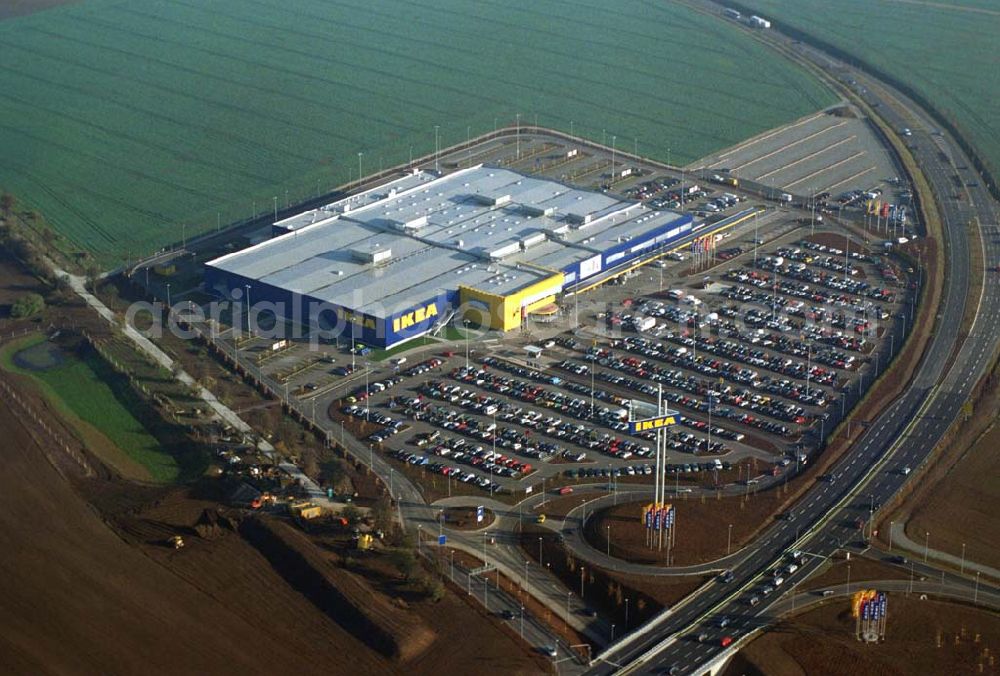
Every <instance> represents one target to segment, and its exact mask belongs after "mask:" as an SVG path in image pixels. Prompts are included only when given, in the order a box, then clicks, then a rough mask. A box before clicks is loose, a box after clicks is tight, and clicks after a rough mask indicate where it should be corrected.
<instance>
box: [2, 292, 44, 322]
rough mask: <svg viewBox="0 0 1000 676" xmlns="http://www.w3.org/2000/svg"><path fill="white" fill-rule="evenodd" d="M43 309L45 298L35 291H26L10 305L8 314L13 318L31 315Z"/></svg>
mask: <svg viewBox="0 0 1000 676" xmlns="http://www.w3.org/2000/svg"><path fill="white" fill-rule="evenodd" d="M44 309H45V299H44V298H42V297H41V296H39V295H38V294H37V293H26V294H24V295H23V296H21V297H20V298H18V299H17V300H16V301H14V304H13V305H11V308H10V316H11V317H13V318H15V319H21V318H23V317H33V316H35V315H37V314H38V313H39V312H41V311H42V310H44Z"/></svg>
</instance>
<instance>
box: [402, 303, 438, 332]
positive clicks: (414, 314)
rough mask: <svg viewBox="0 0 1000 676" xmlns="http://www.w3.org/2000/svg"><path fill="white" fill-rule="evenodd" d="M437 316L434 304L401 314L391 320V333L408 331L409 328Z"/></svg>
mask: <svg viewBox="0 0 1000 676" xmlns="http://www.w3.org/2000/svg"><path fill="white" fill-rule="evenodd" d="M437 314H438V309H437V304H436V303H431V304H429V305H425V306H424V307H420V308H417V309H416V310H413V311H411V312H407V313H405V314H401V315H400V316H398V317H396V318H395V319H393V320H392V330H393V333H399V332H400V331H402V330H403V329H408V328H410V327H411V326H415V325H417V324H419V323H420V322H423V321H426V320H427V319H430V318H431V317H437Z"/></svg>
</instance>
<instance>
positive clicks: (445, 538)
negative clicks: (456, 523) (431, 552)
mask: <svg viewBox="0 0 1000 676" xmlns="http://www.w3.org/2000/svg"><path fill="white" fill-rule="evenodd" d="M446 542H448V536H447V535H438V544H439V545H441V546H442V547H443V546H444V544H445V543H446Z"/></svg>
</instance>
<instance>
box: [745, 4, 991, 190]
mask: <svg viewBox="0 0 1000 676" xmlns="http://www.w3.org/2000/svg"><path fill="white" fill-rule="evenodd" d="M744 4H746V5H748V6H752V7H756V8H757V9H759V10H760V12H761V14H762V15H763V16H767V17H769V18H772V19H775V20H778V21H783V22H786V23H788V24H789V25H791V26H794V27H796V28H798V29H800V30H803V31H806V32H808V33H810V34H813V35H815V36H817V37H819V38H822V39H824V40H826V41H828V42H830V43H831V44H833V45H835V46H836V47H838V48H840V49H843V50H844V51H845V52H848V53H851V54H854V55H856V56H857V57H859V58H861V59H863V60H865V61H867V62H869V63H871V64H872V65H874V66H876V67H877V68H879V69H880V70H883V71H884V72H886V73H888V74H889V75H892V76H893V77H895V78H897V79H899V80H900V81H902V82H905V83H907V84H908V85H910V86H912V87H913V88H914V89H915V90H916V91H918V92H919V93H920V94H921V95H922V96H924V97H925V98H927V99H928V100H930V101H931V102H932V103H933V104H934V105H935V106H936V107H938V108H939V109H941V110H942V111H943V112H944V113H945V114H946V115H948V116H949V117H950V118H952V119H953V120H954V121H955V122H957V123H958V127H959V129H960V130H961V132H962V133H963V135H965V136H966V137H967V138H968V140H969V142H970V143H971V144H972V145H973V146H975V147H976V148H978V149H979V150H980V151H981V153H982V155H983V156H984V158H985V160H986V161H987V162H988V163H989V164H991V165H992V169H993V171H994V172H995V171H996V170H997V169H998V168H1000V113H998V107H997V99H998V98H1000V62H998V60H997V45H998V44H1000V42H998V40H1000V38H998V37H997V36H998V35H1000V3H998V2H996V1H995V0H934V1H933V2H923V1H922V0H839V1H838V2H830V1H829V0H747V1H746V2H745V3H744Z"/></svg>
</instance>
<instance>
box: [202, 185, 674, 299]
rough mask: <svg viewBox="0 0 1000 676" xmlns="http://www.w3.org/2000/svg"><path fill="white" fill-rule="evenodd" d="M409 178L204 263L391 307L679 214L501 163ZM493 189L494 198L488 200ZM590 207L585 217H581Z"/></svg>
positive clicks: (516, 284)
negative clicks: (377, 256)
mask: <svg viewBox="0 0 1000 676" xmlns="http://www.w3.org/2000/svg"><path fill="white" fill-rule="evenodd" d="M404 179H405V181H404V180H402V179H401V180H400V181H398V182H393V183H391V184H388V185H391V186H393V188H392V189H393V191H394V192H393V193H390V192H389V189H388V188H387V186H380V187H379V188H376V189H375V190H374V191H370V194H369V195H368V196H367V197H365V198H363V199H357V200H355V201H354V202H353V203H351V202H349V201H348V200H342V201H341V202H338V203H335V205H339V206H334V205H331V207H330V208H329V209H327V208H326V207H324V209H323V210H318V211H319V212H320V214H317V213H314V212H306V214H301V215H300V216H297V217H292V218H291V219H286V221H285V222H289V221H292V222H293V223H294V224H295V225H296V226H297V227H296V229H294V231H293V232H291V233H289V234H286V235H281V236H278V237H275V238H273V239H270V240H267V241H265V242H262V243H260V244H257V245H255V246H252V247H249V248H247V249H244V250H242V251H238V252H234V253H231V254H228V255H225V256H222V257H220V258H217V259H215V260H213V261H211V262H209V263H208V265H210V266H213V267H215V268H218V269H220V270H225V271H228V272H231V273H233V274H237V275H241V276H243V277H246V278H249V279H257V280H260V281H261V282H265V283H267V284H271V285H273V286H276V287H279V288H284V289H288V290H289V291H294V292H296V293H300V294H304V295H308V296H311V297H313V298H316V299H318V300H322V301H327V302H332V303H337V304H341V305H345V306H347V307H352V308H354V309H357V310H360V311H363V312H368V313H371V314H375V315H377V316H387V315H388V314H391V313H392V312H396V311H402V310H405V309H409V308H411V307H413V306H414V305H416V304H417V303H420V302H422V301H424V300H426V299H428V298H432V297H434V296H436V295H438V294H440V293H442V292H444V291H451V290H454V289H456V288H457V287H458V286H459V285H465V286H472V287H476V288H480V289H482V290H484V291H488V292H490V293H495V294H501V295H506V294H510V293H513V292H515V291H517V290H519V289H521V288H524V287H525V286H527V285H529V284H532V283H534V282H536V281H539V280H541V279H543V278H544V277H545V273H544V272H542V271H539V270H536V269H533V268H531V267H529V266H530V265H536V266H541V267H543V268H546V269H549V270H552V271H558V270H560V269H562V268H565V267H567V266H569V265H571V264H573V263H575V262H578V261H581V260H584V259H587V258H590V257H592V256H593V255H595V253H598V252H600V251H603V250H606V249H608V248H609V247H611V246H614V245H615V244H618V243H621V242H624V241H627V240H628V239H629V238H632V237H636V236H638V235H640V234H642V233H643V232H648V231H649V230H651V229H652V228H654V227H658V226H660V225H663V224H664V223H667V222H670V221H672V220H676V219H678V218H680V216H679V215H678V214H676V213H673V212H655V211H652V210H650V209H647V208H646V207H643V206H642V205H641V204H638V203H636V202H625V201H622V200H618V199H616V198H613V197H609V196H607V195H604V194H602V193H596V192H589V191H584V190H579V189H576V188H571V187H569V186H566V185H563V184H561V183H558V182H555V181H550V180H544V179H539V178H534V177H531V176H526V175H523V174H520V173H517V172H515V171H511V170H509V169H502V168H496V167H487V166H477V167H471V168H468V169H463V170H459V171H456V172H454V173H451V174H448V175H445V176H442V177H435V176H433V174H430V173H427V172H418V173H415V174H410V175H408V176H406V177H404ZM390 195H391V196H390ZM378 196H380V198H379V197H378ZM508 196H509V201H507V202H506V203H503V202H504V199H505V198H506V197H508ZM498 198H499V201H500V203H501V205H500V206H495V205H493V204H491V202H492V201H495V200H498ZM348 203H350V204H351V208H350V209H349V210H346V211H345V210H344V208H343V207H344V205H345V204H348ZM553 207H554V209H555V210H554V211H547V210H549V209H550V208H553ZM545 213H548V214H549V215H543V214H545ZM307 214H309V215H308V216H307ZM332 214H336V215H337V217H336V218H335V219H334V220H330V219H326V220H323V219H321V218H320V215H332ZM588 216H589V218H590V224H582V223H581V222H579V221H581V220H583V219H584V218H585V217H588ZM295 219H301V220H299V221H296V220H295ZM307 219H313V220H316V222H315V223H312V224H302V223H305V221H306V220H307ZM404 230H406V231H405V232H404ZM540 234H541V235H544V239H543V238H542V237H539V235H540ZM385 249H388V250H390V251H391V259H390V260H389V261H388V262H386V263H383V264H380V265H371V264H369V263H365V262H363V261H361V260H360V259H359V258H358V257H357V256H356V252H364V251H368V252H370V251H375V250H385ZM491 254H492V256H493V258H492V259H491ZM522 264H527V265H522Z"/></svg>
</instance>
